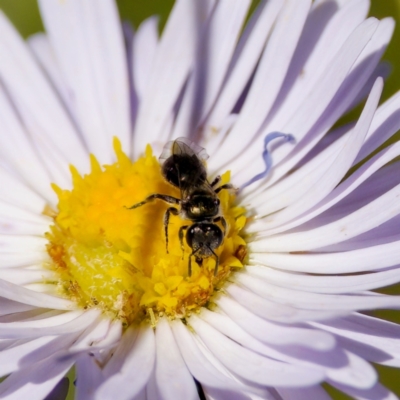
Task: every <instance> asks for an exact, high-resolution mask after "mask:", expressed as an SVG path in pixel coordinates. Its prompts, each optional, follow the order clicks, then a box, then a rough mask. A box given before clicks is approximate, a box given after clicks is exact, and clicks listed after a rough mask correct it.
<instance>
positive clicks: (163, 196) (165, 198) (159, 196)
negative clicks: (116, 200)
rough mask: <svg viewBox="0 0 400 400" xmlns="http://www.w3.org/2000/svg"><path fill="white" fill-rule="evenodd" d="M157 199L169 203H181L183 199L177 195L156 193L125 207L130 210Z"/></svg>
mask: <svg viewBox="0 0 400 400" xmlns="http://www.w3.org/2000/svg"><path fill="white" fill-rule="evenodd" d="M155 199H159V200H163V201H165V202H166V203H168V204H181V201H180V200H179V199H177V198H176V197H172V196H168V195H166V194H159V193H154V194H151V195H150V196H148V197H146V198H145V199H144V200H143V201H141V202H140V203H136V204H134V205H133V206H130V207H125V208H127V209H128V210H133V209H135V208H138V207H141V206H143V205H145V204H146V203H149V202H150V201H153V200H155Z"/></svg>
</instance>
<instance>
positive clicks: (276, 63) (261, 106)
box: [214, 0, 311, 159]
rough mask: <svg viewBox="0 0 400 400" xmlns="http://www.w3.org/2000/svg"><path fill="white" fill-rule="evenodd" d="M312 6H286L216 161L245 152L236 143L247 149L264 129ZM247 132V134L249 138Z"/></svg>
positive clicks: (306, 3) (293, 3) (304, 3)
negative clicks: (225, 154)
mask: <svg viewBox="0 0 400 400" xmlns="http://www.w3.org/2000/svg"><path fill="white" fill-rule="evenodd" d="M310 6H311V1H309V0H301V1H299V0H290V1H287V2H286V3H285V6H284V7H283V9H282V11H281V13H280V14H279V17H278V19H277V21H276V24H275V27H274V30H273V31H272V33H271V37H270V38H269V41H268V43H267V46H266V49H265V51H264V53H263V55H262V57H261V60H260V65H259V67H258V68H257V71H256V74H255V77H254V81H253V83H252V85H251V87H250V91H249V94H248V95H247V97H246V100H245V103H244V105H243V107H242V109H241V111H240V115H239V117H238V121H237V123H236V124H235V126H234V127H233V129H232V130H231V132H230V133H229V135H228V137H227V139H226V141H225V142H224V143H223V145H222V146H220V147H219V148H218V149H217V150H216V153H215V154H214V158H216V159H219V158H220V156H219V152H223V151H225V152H226V151H227V148H228V149H231V151H230V153H229V156H230V157H232V156H235V155H236V153H237V152H238V150H240V149H241V148H242V146H236V145H235V143H237V142H238V141H240V142H241V143H242V145H247V144H248V143H249V142H250V141H251V139H252V138H253V137H254V135H255V134H256V132H258V130H259V129H260V128H261V125H262V123H263V122H264V120H265V118H266V117H267V115H268V112H269V110H270V108H271V107H272V105H273V103H274V101H275V99H276V96H277V94H278V92H279V90H280V88H281V85H282V83H283V80H284V78H285V75H286V72H287V70H288V68H289V64H290V61H291V59H292V56H293V53H294V51H295V50H296V45H297V42H298V40H299V37H300V35H301V31H302V29H303V25H304V23H305V20H306V17H307V14H308V11H309V8H310ZM243 132H246V136H245V137H244V136H243ZM243 141H245V142H243ZM246 142H247V143H246ZM250 148H251V146H249V149H250ZM233 149H235V150H236V151H235V150H233ZM253 154H254V153H253Z"/></svg>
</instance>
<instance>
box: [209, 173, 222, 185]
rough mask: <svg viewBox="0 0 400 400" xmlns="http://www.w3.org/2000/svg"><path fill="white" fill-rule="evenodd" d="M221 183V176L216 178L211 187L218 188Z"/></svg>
mask: <svg viewBox="0 0 400 400" xmlns="http://www.w3.org/2000/svg"><path fill="white" fill-rule="evenodd" d="M220 182H221V176H220V175H218V176H216V177H215V179H214V180H213V181H212V182H211V183H210V185H211V187H214V186H217V185H218V183H220Z"/></svg>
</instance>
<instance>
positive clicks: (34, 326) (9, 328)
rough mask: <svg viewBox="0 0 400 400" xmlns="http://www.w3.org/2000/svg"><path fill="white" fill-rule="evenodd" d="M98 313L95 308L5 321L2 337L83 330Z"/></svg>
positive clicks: (19, 337)
mask: <svg viewBox="0 0 400 400" xmlns="http://www.w3.org/2000/svg"><path fill="white" fill-rule="evenodd" d="M49 304H50V303H49ZM98 315H99V312H98V311H95V310H91V311H83V312H82V311H71V312H69V313H64V314H61V315H56V316H54V317H48V318H43V319H41V320H38V319H35V320H33V321H18V322H4V323H0V337H3V338H18V339H21V338H28V337H29V338H36V337H41V336H44V335H46V336H47V335H59V334H64V333H74V332H81V331H83V330H84V329H86V328H87V327H88V326H89V325H90V324H92V323H93V322H94V321H95V319H96V318H97V317H98Z"/></svg>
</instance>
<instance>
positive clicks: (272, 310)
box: [225, 284, 348, 323]
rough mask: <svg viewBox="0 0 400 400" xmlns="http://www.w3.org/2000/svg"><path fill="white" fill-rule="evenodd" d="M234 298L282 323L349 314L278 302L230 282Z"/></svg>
mask: <svg viewBox="0 0 400 400" xmlns="http://www.w3.org/2000/svg"><path fill="white" fill-rule="evenodd" d="M225 291H226V292H227V293H229V294H230V295H231V296H232V298H233V299H235V300H236V301H237V302H238V303H239V304H241V305H242V306H244V307H245V308H247V309H248V310H249V311H251V312H252V313H253V314H255V315H258V316H259V317H261V318H264V319H267V320H272V321H276V322H282V323H296V322H302V321H308V320H313V321H318V320H325V319H332V318H335V317H337V316H341V315H347V314H348V311H344V310H341V311H339V310H308V309H307V310H304V309H300V308H295V307H292V306H290V305H288V304H282V303H278V302H276V301H273V300H274V299H272V298H271V299H266V298H264V297H262V296H259V295H257V294H255V293H253V291H249V290H245V289H243V288H242V287H240V286H237V285H234V284H230V285H228V286H226V287H225Z"/></svg>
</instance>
